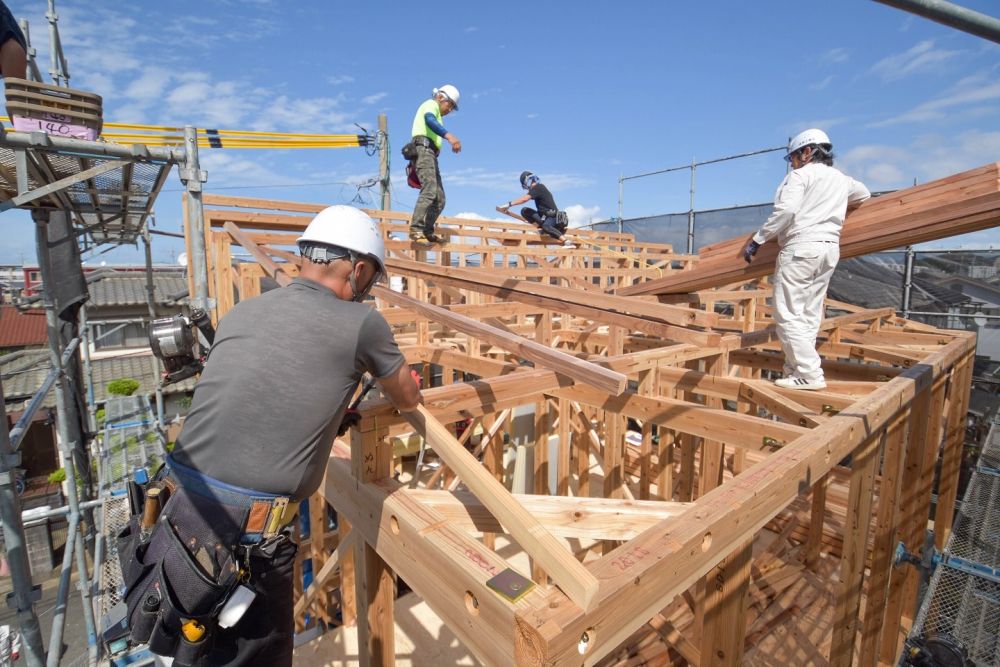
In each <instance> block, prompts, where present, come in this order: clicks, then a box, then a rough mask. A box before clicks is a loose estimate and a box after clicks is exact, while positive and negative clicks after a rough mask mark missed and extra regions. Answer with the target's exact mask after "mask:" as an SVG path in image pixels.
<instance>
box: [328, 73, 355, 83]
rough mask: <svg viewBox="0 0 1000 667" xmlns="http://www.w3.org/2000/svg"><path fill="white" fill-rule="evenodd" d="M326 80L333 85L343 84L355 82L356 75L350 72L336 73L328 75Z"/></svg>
mask: <svg viewBox="0 0 1000 667" xmlns="http://www.w3.org/2000/svg"><path fill="white" fill-rule="evenodd" d="M326 82H327V83H328V84H330V85H331V86H342V85H344V84H345V83H353V82H354V77H353V76H351V75H350V74H334V75H333V76H328V77H326Z"/></svg>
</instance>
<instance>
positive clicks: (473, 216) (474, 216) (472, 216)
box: [455, 211, 496, 220]
mask: <svg viewBox="0 0 1000 667" xmlns="http://www.w3.org/2000/svg"><path fill="white" fill-rule="evenodd" d="M455 217H456V218H462V219H463V220H496V218H487V217H486V216H485V215H480V214H478V213H476V212H474V211H462V212H461V213H458V214H456V215H455Z"/></svg>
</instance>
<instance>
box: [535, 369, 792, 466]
mask: <svg viewBox="0 0 1000 667" xmlns="http://www.w3.org/2000/svg"><path fill="white" fill-rule="evenodd" d="M549 393H552V394H553V395H555V396H559V397H561V398H569V399H570V400H573V401H579V402H580V403H585V404H587V405H592V406H594V407H596V408H600V409H602V410H607V411H609V412H612V413H615V414H619V415H623V416H628V417H632V418H634V419H638V420H640V421H647V420H648V421H650V422H651V423H653V424H656V425H658V426H663V427H666V428H670V429H674V430H676V431H681V432H683V433H690V434H692V435H696V436H698V437H704V438H709V439H711V440H717V441H719V442H723V443H725V444H731V445H734V446H736V447H746V448H748V449H753V450H758V449H762V448H764V447H765V446H771V441H773V444H774V445H777V444H781V443H787V442H790V441H792V440H794V439H795V438H797V437H799V436H800V435H802V434H803V433H806V432H808V429H804V428H802V427H800V426H793V425H791V424H782V423H780V422H775V421H770V420H767V419H761V418H759V417H753V416H750V415H743V414H739V413H737V412H731V411H728V410H717V409H713V408H709V407H706V406H704V405H699V404H697V403H688V402H687V401H680V400H677V399H673V398H663V397H660V398H651V397H645V396H638V395H636V394H633V393H630V392H625V393H624V394H622V395H621V396H608V395H607V394H606V393H602V392H601V391H600V390H597V389H594V388H591V387H588V386H585V385H575V386H573V387H565V388H562V389H558V390H553V391H551V392H549ZM764 438H768V439H769V442H767V443H765V442H764Z"/></svg>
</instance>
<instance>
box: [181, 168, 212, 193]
mask: <svg viewBox="0 0 1000 667" xmlns="http://www.w3.org/2000/svg"><path fill="white" fill-rule="evenodd" d="M177 175H178V176H180V177H181V181H183V182H184V184H185V185H188V186H189V187H191V186H192V185H194V184H201V183H204V182H205V181H207V180H208V172H207V171H205V170H204V169H190V168H188V167H180V168H178V169H177ZM191 181H194V183H191ZM192 189H193V188H192ZM198 190H199V191H200V190H201V188H200V187H199V188H198Z"/></svg>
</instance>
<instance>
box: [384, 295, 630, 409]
mask: <svg viewBox="0 0 1000 667" xmlns="http://www.w3.org/2000/svg"><path fill="white" fill-rule="evenodd" d="M372 294H373V295H374V296H376V297H378V298H380V299H382V300H384V301H387V302H388V303H391V304H394V305H396V306H399V307H401V308H410V309H412V310H414V311H416V312H418V313H421V314H423V315H425V316H427V317H429V318H431V319H433V320H434V321H437V322H443V323H445V324H447V325H448V326H449V327H451V328H453V329H455V330H457V331H461V332H463V333H466V334H468V335H470V336H475V337H477V338H479V339H481V340H483V341H486V342H488V343H490V344H491V345H496V346H497V347H500V348H502V349H504V350H507V351H508V352H510V353H512V354H514V355H515V356H517V357H520V358H523V359H527V360H529V361H533V362H535V363H538V364H540V365H543V366H545V367H546V368H551V369H552V370H554V371H556V372H559V373H562V374H563V375H566V376H568V377H571V378H573V379H574V380H577V381H579V382H586V383H588V384H592V385H594V386H595V387H600V388H602V389H604V390H605V391H609V392H611V393H613V394H615V395H617V394H620V393H622V392H623V391H624V390H625V385H626V383H627V378H626V377H625V376H624V375H622V374H621V373H616V372H615V371H612V370H609V369H607V368H602V367H601V366H598V365H596V364H592V363H590V362H588V361H585V360H583V359H577V358H576V357H573V356H570V355H568V354H566V353H565V352H560V351H559V350H555V349H552V348H551V347H547V346H545V345H541V344H539V343H536V342H534V341H531V340H527V339H526V338H522V337H521V336H517V335H514V334H511V333H507V332H506V331H503V330H501V329H498V328H496V327H492V326H490V325H488V324H483V323H481V322H477V321H476V320H473V319H471V318H468V317H465V316H463V315H459V314H458V313H453V312H451V311H448V310H446V309H444V308H439V307H438V306H433V305H431V304H428V303H422V302H420V301H417V300H416V299H411V298H410V297H408V296H405V295H403V294H398V293H396V292H393V291H392V290H390V289H386V288H384V287H378V286H376V287H375V288H374V289H373V290H372Z"/></svg>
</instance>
